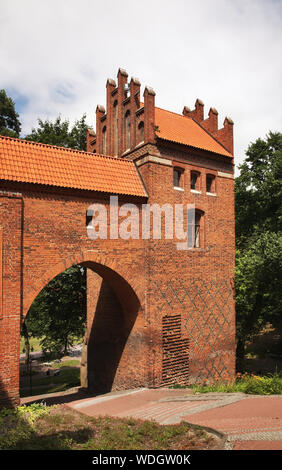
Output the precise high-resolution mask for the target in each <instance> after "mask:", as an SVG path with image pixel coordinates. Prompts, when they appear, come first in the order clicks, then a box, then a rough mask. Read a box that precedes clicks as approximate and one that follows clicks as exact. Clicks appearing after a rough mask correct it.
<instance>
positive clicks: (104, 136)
mask: <svg viewBox="0 0 282 470" xmlns="http://www.w3.org/2000/svg"><path fill="white" fill-rule="evenodd" d="M102 153H103V154H104V155H106V154H107V128H106V126H105V127H103V131H102Z"/></svg>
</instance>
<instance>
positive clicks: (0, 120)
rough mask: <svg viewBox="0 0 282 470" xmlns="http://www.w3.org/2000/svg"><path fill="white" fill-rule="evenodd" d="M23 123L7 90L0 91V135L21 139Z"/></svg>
mask: <svg viewBox="0 0 282 470" xmlns="http://www.w3.org/2000/svg"><path fill="white" fill-rule="evenodd" d="M20 131H21V123H20V121H19V115H18V113H17V112H16V110H15V103H14V101H13V100H12V98H10V97H8V96H7V94H6V91H5V90H0V135H6V136H8V137H19V135H20Z"/></svg>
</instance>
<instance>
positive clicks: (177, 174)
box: [173, 168, 183, 188]
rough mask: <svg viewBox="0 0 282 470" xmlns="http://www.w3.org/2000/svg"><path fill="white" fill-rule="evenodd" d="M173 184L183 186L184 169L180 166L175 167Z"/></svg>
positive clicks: (178, 186)
mask: <svg viewBox="0 0 282 470" xmlns="http://www.w3.org/2000/svg"><path fill="white" fill-rule="evenodd" d="M173 186H174V187H175V188H183V170H181V169H180V168H174V169H173Z"/></svg>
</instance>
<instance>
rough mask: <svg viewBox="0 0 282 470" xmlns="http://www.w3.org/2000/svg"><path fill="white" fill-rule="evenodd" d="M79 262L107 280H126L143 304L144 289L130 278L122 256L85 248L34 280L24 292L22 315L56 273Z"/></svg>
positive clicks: (135, 280)
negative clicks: (106, 254)
mask: <svg viewBox="0 0 282 470" xmlns="http://www.w3.org/2000/svg"><path fill="white" fill-rule="evenodd" d="M76 264H81V265H84V266H85V267H86V268H87V267H88V268H90V269H92V270H93V271H95V272H97V274H100V275H101V277H106V278H107V280H108V281H109V279H110V277H111V276H113V279H115V278H123V279H124V281H125V282H127V283H128V284H129V285H130V286H131V288H132V290H133V291H134V292H135V294H136V296H137V297H138V300H139V302H140V305H142V304H143V302H144V300H143V296H144V290H142V288H141V287H142V286H140V282H139V280H138V279H136V278H130V276H129V273H128V270H127V269H125V267H124V263H123V260H122V257H121V258H119V257H115V258H112V257H109V256H105V255H103V254H101V253H98V252H97V251H93V250H85V251H80V252H78V253H76V254H75V255H72V256H69V257H67V258H65V259H62V260H61V261H59V262H58V263H56V264H55V265H54V266H52V267H50V268H49V269H47V270H46V271H45V272H44V274H43V275H41V277H40V279H38V280H36V281H34V283H33V285H32V287H31V288H30V289H29V290H28V291H27V292H26V295H25V296H24V300H23V317H25V316H26V314H27V312H28V310H29V308H30V306H31V304H32V302H33V301H34V299H35V298H36V296H37V295H38V294H39V292H40V291H41V290H42V289H43V288H44V287H45V286H46V285H47V284H48V283H49V282H50V281H51V280H52V279H53V278H54V277H56V276H57V275H58V274H60V273H61V272H63V271H65V270H66V269H68V268H70V267H71V266H73V265H76Z"/></svg>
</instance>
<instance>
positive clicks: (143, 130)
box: [87, 69, 235, 386]
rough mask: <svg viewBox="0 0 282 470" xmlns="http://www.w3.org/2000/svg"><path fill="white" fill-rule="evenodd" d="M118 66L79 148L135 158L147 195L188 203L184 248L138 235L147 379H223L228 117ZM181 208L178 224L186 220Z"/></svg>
mask: <svg viewBox="0 0 282 470" xmlns="http://www.w3.org/2000/svg"><path fill="white" fill-rule="evenodd" d="M140 88H141V84H140V81H139V80H138V79H137V78H133V77H132V78H131V80H130V81H129V80H128V74H127V72H126V71H125V70H123V69H119V71H118V75H117V83H116V81H115V80H113V79H108V80H107V83H106V109H105V107H104V106H102V105H98V106H97V108H96V132H94V131H93V130H89V131H88V135H87V151H88V152H94V153H104V154H107V155H112V156H114V157H118V158H122V159H127V160H130V161H133V162H134V163H135V165H136V167H137V168H138V171H139V173H140V175H141V177H142V180H143V182H144V185H145V188H146V191H147V194H148V204H158V205H159V206H161V207H164V205H165V204H170V205H173V206H175V205H177V204H182V205H184V206H185V205H186V204H187V205H188V206H189V207H190V205H192V206H194V207H195V219H194V228H193V227H190V229H191V231H192V232H194V233H192V232H191V231H190V235H191V236H192V238H193V240H190V245H191V243H192V246H190V247H189V248H190V249H189V250H185V249H184V250H182V249H177V240H176V239H173V240H165V239H164V238H165V237H162V240H152V238H151V239H150V240H147V241H144V244H145V247H146V249H145V258H146V285H147V289H146V294H147V308H148V312H147V318H148V325H150V328H151V330H152V338H151V345H152V349H151V353H152V354H151V358H150V360H152V363H153V365H152V368H151V371H153V372H152V374H153V377H154V379H153V385H155V386H160V385H164V384H166V385H168V384H172V383H175V382H180V383H189V382H193V381H202V380H204V379H207V380H212V381H213V380H215V379H216V378H217V379H228V378H230V377H233V375H234V372H235V307H234V292H233V282H234V258H235V237H234V175H233V167H234V161H233V121H232V120H231V119H230V118H229V117H226V118H225V119H224V123H223V127H222V128H218V112H217V110H216V109H215V108H210V110H209V112H208V116H207V117H206V118H205V117H204V103H203V102H202V101H201V100H200V99H197V100H196V103H195V108H194V109H193V110H191V109H190V108H189V107H188V106H184V108H183V111H182V114H177V113H174V112H170V111H167V110H164V109H160V108H158V107H156V106H155V92H154V90H153V89H152V88H150V87H145V90H144V93H143V97H142V98H141V96H140ZM188 218H189V216H188V217H187V219H186V224H187V223H188V225H189V220H188Z"/></svg>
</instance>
